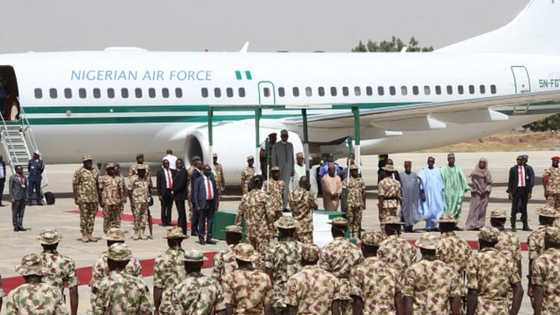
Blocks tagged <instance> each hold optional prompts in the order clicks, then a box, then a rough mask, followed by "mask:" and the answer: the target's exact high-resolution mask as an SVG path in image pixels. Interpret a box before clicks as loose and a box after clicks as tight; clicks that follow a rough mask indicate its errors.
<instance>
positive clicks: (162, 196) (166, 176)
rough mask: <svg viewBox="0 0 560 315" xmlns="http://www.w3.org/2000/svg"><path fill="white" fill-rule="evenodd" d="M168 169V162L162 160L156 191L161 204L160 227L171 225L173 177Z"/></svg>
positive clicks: (172, 173)
mask: <svg viewBox="0 0 560 315" xmlns="http://www.w3.org/2000/svg"><path fill="white" fill-rule="evenodd" d="M173 175H174V172H173V171H172V170H171V169H170V168H169V161H168V160H163V161H162V167H161V169H160V170H159V171H158V173H157V177H156V178H157V191H158V193H159V200H160V202H161V225H162V226H170V225H171V209H172V208H173V187H174V182H173V177H174V176H173Z"/></svg>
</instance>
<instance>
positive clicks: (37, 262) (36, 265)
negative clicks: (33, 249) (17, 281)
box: [16, 254, 43, 276]
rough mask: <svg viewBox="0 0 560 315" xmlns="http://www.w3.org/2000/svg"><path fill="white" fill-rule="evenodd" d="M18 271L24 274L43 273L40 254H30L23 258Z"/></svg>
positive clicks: (17, 268) (39, 274) (40, 274)
mask: <svg viewBox="0 0 560 315" xmlns="http://www.w3.org/2000/svg"><path fill="white" fill-rule="evenodd" d="M16 272H17V273H19V274H20V275H22V276H30V275H37V276H42V275H43V262H42V261H41V256H39V255H38V254H29V255H25V256H23V257H22V258H21V263H20V264H19V265H18V266H17V267H16Z"/></svg>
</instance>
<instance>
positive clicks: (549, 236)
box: [545, 226, 560, 244]
mask: <svg viewBox="0 0 560 315" xmlns="http://www.w3.org/2000/svg"><path fill="white" fill-rule="evenodd" d="M545 237H546V240H547V241H549V242H552V243H559V244H560V228H559V227H557V226H549V227H547V228H546V232H545Z"/></svg>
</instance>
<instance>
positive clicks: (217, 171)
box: [214, 163, 225, 195]
mask: <svg viewBox="0 0 560 315" xmlns="http://www.w3.org/2000/svg"><path fill="white" fill-rule="evenodd" d="M214 178H215V179H216V186H217V188H218V191H219V192H222V191H224V189H225V187H224V167H223V166H222V164H220V163H215V164H214ZM220 195H221V194H220Z"/></svg>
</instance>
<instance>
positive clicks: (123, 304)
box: [91, 271, 153, 315]
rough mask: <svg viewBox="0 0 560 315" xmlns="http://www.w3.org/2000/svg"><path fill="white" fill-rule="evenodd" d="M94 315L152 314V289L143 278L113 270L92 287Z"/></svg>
mask: <svg viewBox="0 0 560 315" xmlns="http://www.w3.org/2000/svg"><path fill="white" fill-rule="evenodd" d="M91 308H92V313H93V315H104V314H152V309H153V307H152V302H151V301H150V291H149V290H148V287H147V286H146V284H144V282H143V281H142V279H140V278H138V277H135V276H131V275H129V274H127V273H125V272H118V271H113V272H111V273H110V274H109V276H107V277H106V278H103V279H102V280H101V281H100V282H99V285H98V286H97V287H94V288H92V300H91Z"/></svg>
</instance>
